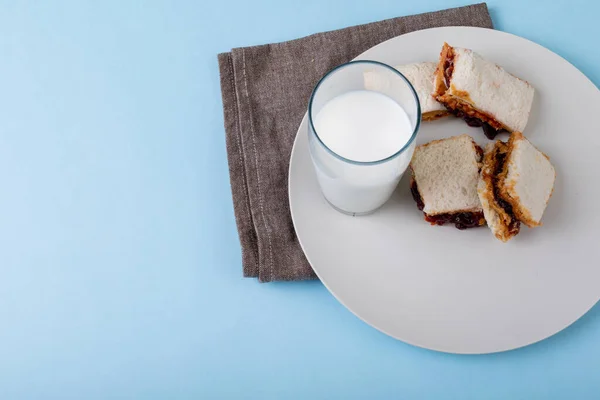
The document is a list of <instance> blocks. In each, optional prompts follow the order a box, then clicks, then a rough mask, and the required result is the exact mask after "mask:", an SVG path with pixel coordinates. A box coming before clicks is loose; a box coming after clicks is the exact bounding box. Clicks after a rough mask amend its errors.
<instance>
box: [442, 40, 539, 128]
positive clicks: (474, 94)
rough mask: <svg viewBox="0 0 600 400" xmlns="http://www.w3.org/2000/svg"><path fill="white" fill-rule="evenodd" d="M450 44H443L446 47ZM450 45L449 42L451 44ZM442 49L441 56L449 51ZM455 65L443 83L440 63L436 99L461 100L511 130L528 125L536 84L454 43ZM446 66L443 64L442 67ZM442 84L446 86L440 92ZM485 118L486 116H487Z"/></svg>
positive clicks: (447, 102)
mask: <svg viewBox="0 0 600 400" xmlns="http://www.w3.org/2000/svg"><path fill="white" fill-rule="evenodd" d="M446 46H448V45H447V44H444V49H445V48H446ZM448 47H449V46H448ZM444 49H443V50H442V57H444V55H445V54H448V53H446V52H444ZM450 54H453V57H454V59H453V60H454V61H453V63H454V67H453V71H452V75H451V77H450V82H444V85H441V80H442V79H443V78H441V77H442V76H443V75H441V74H440V72H439V71H440V70H439V68H440V66H442V65H443V62H444V60H442V59H441V60H440V63H439V64H438V75H437V76H436V80H435V82H436V94H437V99H438V100H440V101H441V102H443V103H445V104H448V105H449V104H450V103H452V102H453V101H458V102H459V103H462V107H461V108H462V109H463V110H464V111H467V112H468V109H469V108H471V109H472V111H475V112H479V113H483V114H485V115H486V116H487V117H489V119H491V121H485V122H488V123H490V124H491V125H492V126H494V125H495V124H494V122H497V123H498V124H496V125H501V126H502V127H503V128H505V129H507V130H508V131H509V132H514V131H520V132H522V131H523V130H524V129H525V126H526V125H527V120H528V119H529V114H530V111H531V106H532V104H533V98H534V92H535V90H534V88H533V87H532V86H531V85H530V84H529V83H528V82H526V81H524V80H522V79H519V78H517V77H516V76H514V75H512V74H510V73H509V72H507V71H506V70H504V68H502V67H500V66H498V65H496V64H495V63H493V62H491V61H489V60H486V59H485V58H483V57H482V56H481V55H479V54H478V53H476V52H474V51H472V50H470V49H464V48H460V47H452V48H451V52H450ZM442 68H443V67H442ZM440 87H443V88H444V89H445V92H443V93H441V90H440ZM484 119H485V118H484Z"/></svg>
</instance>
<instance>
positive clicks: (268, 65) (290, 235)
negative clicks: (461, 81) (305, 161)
mask: <svg viewBox="0 0 600 400" xmlns="http://www.w3.org/2000/svg"><path fill="white" fill-rule="evenodd" d="M439 26H478V27H484V28H492V20H491V18H490V15H489V13H488V9H487V6H486V4H485V3H481V4H475V5H471V6H466V7H460V8H453V9H448V10H443V11H437V12H431V13H426V14H419V15H412V16H408V17H400V18H393V19H388V20H384V21H380V22H374V23H370V24H366V25H359V26H353V27H350V28H345V29H340V30H337V31H331V32H325V33H317V34H315V35H311V36H307V37H304V38H301V39H297V40H292V41H289V42H283V43H275V44H267V45H262V46H252V47H244V48H235V49H233V50H232V51H231V52H230V53H222V54H219V56H218V59H219V70H220V75H221V92H222V97H223V113H224V120H225V135H226V143H227V157H228V161H229V176H230V181H231V191H232V195H233V207H234V213H235V219H236V223H237V228H238V233H239V237H240V243H241V246H242V264H243V267H244V276H246V277H258V279H259V280H260V281H261V282H268V281H276V280H284V281H292V280H302V279H313V278H315V277H316V276H315V273H314V272H313V270H312V268H311V267H310V265H309V264H308V261H307V260H306V258H305V257H304V253H303V252H302V249H301V248H300V245H299V243H298V239H297V237H296V233H295V231H294V226H293V224H292V220H291V217H290V210H289V203H288V185H287V179H288V164H289V159H290V152H291V149H292V144H293V143H294V138H295V135H296V131H297V129H298V126H299V124H300V122H301V121H302V117H303V116H304V113H305V112H306V107H307V104H308V99H309V97H310V94H311V91H312V89H313V87H314V86H315V84H316V83H317V81H318V80H319V78H321V77H322V76H323V75H324V74H325V73H326V72H327V71H329V70H330V69H332V68H333V67H335V66H337V65H339V64H342V63H345V62H347V61H350V60H351V59H353V58H354V57H356V56H357V55H359V54H360V53H362V52H364V51H365V50H367V49H369V48H371V47H373V46H375V45H376V44H378V43H381V42H383V41H385V40H387V39H390V38H393V37H395V36H398V35H402V34H404V33H408V32H412V31H416V30H420V29H426V28H433V27H439Z"/></svg>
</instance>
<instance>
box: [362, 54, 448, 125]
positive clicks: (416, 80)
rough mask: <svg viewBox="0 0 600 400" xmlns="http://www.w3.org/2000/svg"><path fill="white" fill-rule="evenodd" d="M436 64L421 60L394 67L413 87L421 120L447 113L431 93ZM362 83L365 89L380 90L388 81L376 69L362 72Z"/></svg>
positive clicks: (383, 88) (436, 117) (428, 119)
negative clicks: (419, 107) (417, 99)
mask: <svg viewBox="0 0 600 400" xmlns="http://www.w3.org/2000/svg"><path fill="white" fill-rule="evenodd" d="M436 66H437V63H434V62H422V63H416V64H406V65H399V66H396V67H394V68H395V69H397V70H398V71H400V73H401V74H402V75H404V76H405V77H406V79H408V81H409V82H410V83H411V85H412V86H413V88H414V89H415V92H416V93H417V97H418V98H419V103H420V104H421V115H422V119H423V121H432V120H435V119H438V118H441V117H444V116H447V115H449V112H448V110H446V107H444V105H443V104H441V103H439V102H438V101H437V100H436V99H435V98H434V97H433V96H432V95H431V93H432V92H433V80H434V74H435V69H436ZM364 85H365V89H367V90H375V91H382V90H385V88H386V87H387V86H388V85H389V83H388V82H387V80H386V79H385V78H384V77H383V76H382V75H381V74H378V73H377V72H376V71H367V72H365V73H364Z"/></svg>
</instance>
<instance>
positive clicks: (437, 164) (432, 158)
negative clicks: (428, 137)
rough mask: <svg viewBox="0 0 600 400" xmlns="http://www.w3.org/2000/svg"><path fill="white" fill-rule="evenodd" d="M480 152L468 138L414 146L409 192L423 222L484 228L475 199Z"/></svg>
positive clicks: (459, 227) (477, 198) (477, 201)
mask: <svg viewBox="0 0 600 400" xmlns="http://www.w3.org/2000/svg"><path fill="white" fill-rule="evenodd" d="M482 154H483V151H482V150H481V148H480V147H479V146H478V145H477V144H476V143H475V142H474V141H473V138H471V137H470V136H469V135H460V136H454V137H451V138H447V139H441V140H434V141H432V142H429V143H426V144H423V145H420V146H417V147H416V148H415V152H414V154H413V158H412V160H411V162H410V170H411V173H412V179H411V192H412V195H413V198H414V200H415V201H416V203H417V207H418V208H419V210H421V211H423V214H424V216H425V220H426V221H427V222H429V223H431V224H432V225H444V224H446V223H452V224H454V225H455V227H456V228H458V229H467V228H473V227H477V226H481V225H484V224H485V219H484V215H483V209H482V207H481V202H480V200H479V197H478V195H477V184H478V182H479V170H480V167H481V159H482Z"/></svg>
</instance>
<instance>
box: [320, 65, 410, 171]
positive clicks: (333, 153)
mask: <svg viewBox="0 0 600 400" xmlns="http://www.w3.org/2000/svg"><path fill="white" fill-rule="evenodd" d="M354 64H373V65H377V66H380V67H383V68H386V69H388V70H390V71H392V72H393V73H395V74H396V75H398V76H399V77H401V78H402V79H403V80H404V82H405V83H406V84H407V85H408V87H409V89H410V91H411V92H412V94H413V97H414V99H415V103H416V104H417V123H416V124H415V127H414V129H413V133H412V135H411V137H410V139H408V141H407V142H406V143H405V144H404V146H402V147H401V148H400V150H398V151H396V152H395V153H394V154H392V155H390V156H388V157H385V158H382V159H380V160H374V161H356V160H351V159H349V158H346V157H344V156H342V155H340V154H338V153H336V152H335V151H333V150H331V149H330V148H329V146H327V145H326V144H325V143H324V142H323V140H322V139H321V137H320V136H319V133H318V132H317V130H316V129H315V125H314V124H313V116H312V106H313V100H314V98H315V95H316V93H317V91H318V90H319V87H320V86H321V84H322V83H323V82H325V80H326V79H327V77H329V76H330V75H331V74H333V73H334V72H336V71H337V70H339V69H342V68H345V67H348V66H351V65H354ZM308 123H309V124H310V128H311V129H312V131H313V132H314V133H315V136H316V137H317V140H318V141H319V143H321V145H322V146H323V147H324V148H325V149H326V150H327V151H328V152H329V153H330V154H332V155H333V156H335V157H336V158H338V159H340V160H342V161H344V162H347V163H350V164H355V165H377V164H383V163H385V162H386V161H389V160H391V159H393V158H396V157H397V156H399V155H400V154H402V153H403V152H404V150H406V149H407V148H408V147H410V145H411V144H412V143H413V142H414V140H415V138H416V137H417V132H418V131H419V128H420V126H421V103H420V101H419V96H417V92H416V91H415V88H414V87H413V85H412V84H411V83H410V81H409V80H408V79H407V78H406V77H405V76H404V75H403V74H402V73H401V72H400V71H398V70H397V69H396V68H394V67H391V66H389V65H388V64H385V63H382V62H380V61H374V60H352V61H348V62H346V63H343V64H340V65H338V66H337V67H335V68H333V69H332V70H330V71H329V72H327V73H326V74H325V75H323V77H322V78H321V79H319V82H317V85H316V86H315V88H314V89H313V91H312V93H311V95H310V100H309V102H308Z"/></svg>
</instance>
